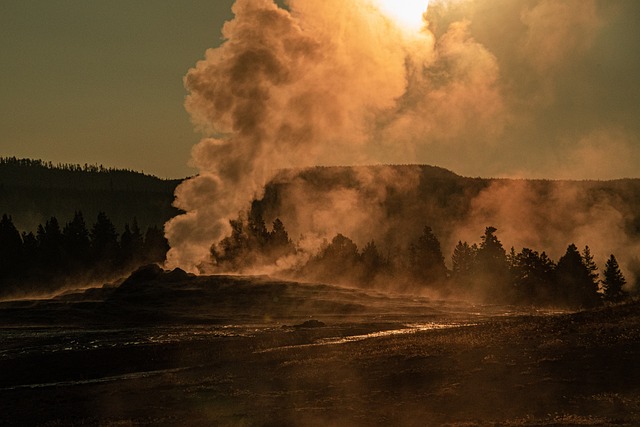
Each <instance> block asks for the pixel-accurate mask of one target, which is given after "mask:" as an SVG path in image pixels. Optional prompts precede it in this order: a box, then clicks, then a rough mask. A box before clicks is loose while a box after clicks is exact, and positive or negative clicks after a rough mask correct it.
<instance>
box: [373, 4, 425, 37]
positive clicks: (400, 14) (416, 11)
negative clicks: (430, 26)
mask: <svg viewBox="0 0 640 427" xmlns="http://www.w3.org/2000/svg"><path fill="white" fill-rule="evenodd" d="M374 3H375V5H376V6H377V7H378V8H379V9H380V11H381V12H383V13H384V14H385V15H386V16H388V17H389V18H391V19H392V20H393V21H394V22H395V23H396V24H397V25H398V26H399V27H401V28H403V29H404V30H407V31H412V32H419V31H420V30H421V29H422V26H423V25H424V21H423V19H422V16H423V15H424V13H425V12H426V11H427V8H428V7H429V0H374Z"/></svg>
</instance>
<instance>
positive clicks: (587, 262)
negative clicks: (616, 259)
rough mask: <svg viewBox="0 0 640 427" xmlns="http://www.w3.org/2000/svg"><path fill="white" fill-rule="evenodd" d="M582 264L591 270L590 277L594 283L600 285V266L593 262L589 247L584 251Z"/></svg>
mask: <svg viewBox="0 0 640 427" xmlns="http://www.w3.org/2000/svg"><path fill="white" fill-rule="evenodd" d="M582 262H583V263H584V266H585V267H587V270H589V277H591V280H593V283H595V284H596V285H597V284H599V283H600V274H598V266H597V265H596V263H595V262H594V261H593V255H591V249H590V248H589V246H588V245H587V246H585V247H584V250H583V251H582Z"/></svg>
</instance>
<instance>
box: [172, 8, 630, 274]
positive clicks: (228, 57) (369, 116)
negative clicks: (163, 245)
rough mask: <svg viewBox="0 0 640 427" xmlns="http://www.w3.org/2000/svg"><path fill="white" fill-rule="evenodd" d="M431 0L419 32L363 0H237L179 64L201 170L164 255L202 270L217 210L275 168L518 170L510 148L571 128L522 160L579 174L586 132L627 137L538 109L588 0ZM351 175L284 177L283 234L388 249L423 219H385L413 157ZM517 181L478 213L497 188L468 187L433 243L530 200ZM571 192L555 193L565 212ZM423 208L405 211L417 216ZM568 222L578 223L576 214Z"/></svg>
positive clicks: (251, 191) (574, 42)
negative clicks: (228, 17)
mask: <svg viewBox="0 0 640 427" xmlns="http://www.w3.org/2000/svg"><path fill="white" fill-rule="evenodd" d="M425 3H426V2H425ZM429 7H430V9H429V13H428V14H427V15H426V18H427V19H428V22H427V21H425V27H424V28H423V30H422V32H421V33H420V34H413V35H411V34H407V33H406V32H403V31H402V30H401V29H400V28H398V27H397V26H396V25H395V24H394V23H393V22H392V21H391V20H390V19H389V18H387V17H385V16H384V15H383V14H382V13H381V12H380V11H379V10H378V9H377V8H376V7H375V1H374V0H349V1H345V0H289V1H287V9H283V8H281V7H279V6H278V5H277V4H276V3H274V1H272V0H237V1H236V2H235V4H234V6H233V11H234V13H235V18H234V19H233V20H232V21H230V22H228V23H227V24H226V25H225V26H224V28H223V36H224V39H225V41H224V43H223V44H222V45H221V46H220V47H219V48H216V49H211V50H209V51H207V53H206V58H205V59H204V60H202V61H200V62H199V63H198V64H197V65H196V66H195V68H193V69H192V70H190V71H189V73H188V74H187V76H186V77H185V85H186V87H187V89H188V91H189V95H188V97H187V101H186V108H187V110H188V111H189V113H190V114H191V116H192V119H193V122H194V124H195V125H196V127H197V128H198V129H199V130H200V131H201V132H202V133H203V135H204V138H203V139H202V141H201V142H200V143H199V144H198V145H197V146H195V147H194V149H193V151H192V163H193V165H194V166H196V167H197V168H198V169H199V171H200V173H199V175H198V176H197V177H195V178H192V179H190V180H188V181H186V182H184V183H183V184H182V185H181V186H180V187H179V188H178V190H177V192H176V206H177V207H179V208H181V209H182V210H184V211H185V212H186V213H185V214H184V215H181V216H178V217H176V218H174V219H173V220H172V221H170V222H169V223H167V225H166V234H167V237H168V239H169V242H170V245H171V251H170V252H169V256H168V264H169V265H170V266H180V267H182V268H185V269H188V270H191V271H197V270H206V269H207V265H208V264H209V263H210V262H211V260H210V248H211V246H212V245H213V244H215V243H217V242H218V241H219V240H220V239H221V238H222V237H224V236H225V235H227V234H228V232H229V222H228V221H229V219H230V218H235V217H237V216H238V213H239V212H240V211H242V210H246V209H247V208H248V207H249V203H250V201H251V200H252V199H253V198H259V197H260V196H261V195H262V192H263V189H264V185H265V184H266V183H267V182H268V181H269V180H271V179H272V178H273V177H274V176H275V175H276V173H277V172H278V171H279V170H282V169H283V168H291V167H305V166H313V165H319V164H322V165H332V164H333V165H336V164H374V163H387V164H388V163H431V164H440V165H442V166H445V167H449V168H452V169H454V170H458V171H460V172H462V173H474V172H473V170H469V166H468V165H469V163H470V162H469V159H473V160H474V161H475V162H476V163H478V164H482V167H478V168H477V170H483V171H485V172H486V171H498V172H500V173H502V174H505V173H506V174H518V173H520V172H524V173H526V172H527V170H526V168H527V167H526V166H525V167H524V168H523V167H522V166H514V167H512V168H510V166H509V165H510V164H511V159H517V158H518V157H519V156H522V154H521V153H522V152H526V153H532V152H544V151H545V147H547V146H548V145H549V144H555V143H556V142H558V141H563V140H564V141H566V140H567V138H569V135H578V137H577V138H576V139H577V140H579V141H583V143H582V146H581V147H582V148H580V146H579V147H578V149H574V148H573V145H572V146H571V147H572V148H570V149H566V150H564V152H561V153H560V154H559V152H558V151H551V152H550V154H548V155H545V156H546V157H545V156H542V157H540V156H537V157H536V159H537V163H536V164H531V165H529V171H542V172H543V173H545V174H547V175H548V176H551V177H553V175H554V174H556V171H555V170H553V166H554V165H555V164H554V163H553V162H552V161H551V160H552V159H556V158H557V157H558V156H559V155H566V156H572V157H573V158H574V159H576V160H574V163H573V165H572V167H573V168H574V169H573V170H575V171H576V173H579V172H580V171H579V170H578V169H579V167H580V166H581V165H582V163H580V161H581V159H592V160H597V159H595V158H594V156H596V155H597V152H600V151H604V150H600V149H599V147H594V146H593V144H592V143H591V142H590V141H594V140H597V141H611V142H612V143H614V144H617V146H619V147H620V146H622V148H625V147H628V145H629V144H630V143H631V141H633V138H632V137H630V136H629V135H628V134H627V133H626V131H625V130H623V129H622V128H621V127H620V126H617V127H616V126H609V125H608V124H605V123H602V121H601V120H592V121H591V122H590V123H591V125H590V127H585V128H584V129H580V131H579V132H578V131H576V126H577V123H578V120H577V118H576V117H573V114H574V113H571V112H566V115H565V117H566V119H567V123H566V125H565V124H563V125H562V126H560V125H558V124H557V123H556V122H557V120H556V121H555V122H554V121H553V120H549V118H550V117H549V116H550V115H552V114H558V111H559V110H560V109H562V108H563V105H562V103H560V102H558V98H559V97H560V96H561V95H563V94H565V92H563V91H564V89H562V88H560V87H559V85H560V83H561V82H569V81H571V82H573V81H575V80H576V79H574V78H571V77H572V76H573V74H572V73H574V72H575V70H574V69H573V68H572V65H571V64H573V63H574V62H576V60H577V58H580V55H582V54H583V53H584V52H587V51H588V50H589V48H590V46H591V45H592V44H593V42H594V39H595V38H596V34H597V31H598V29H599V28H600V27H601V26H602V25H603V22H602V18H600V17H599V16H598V7H597V3H596V1H595V0H567V1H563V2H556V1H551V0H536V1H525V0H516V1H513V0H431V2H430V5H429ZM497 28H499V30H497ZM505 31H508V32H509V35H505ZM572 96H574V97H575V94H573V95H572ZM589 114H593V112H592V111H591V112H590V113H589ZM554 123H556V124H554ZM543 124H544V125H543ZM610 131H611V132H610ZM594 138H595V139H594ZM525 146H526V147H527V150H523V147H525ZM531 147H539V148H531ZM572 150H573V151H572ZM631 151H632V150H631ZM594 153H596V154H594ZM632 155H633V152H631V153H630V155H629V156H632ZM540 159H543V160H542V161H543V165H541V164H540V161H541V160H540ZM520 160H522V159H520ZM517 164H519V165H523V164H524V165H526V164H527V161H526V160H522V161H520V162H519V163H517ZM505 165H506V166H505ZM564 170H566V169H564ZM556 175H557V174H556ZM280 178H282V174H281V175H280ZM293 179H295V177H293ZM357 181H358V183H359V187H358V188H343V189H340V190H339V191H338V192H336V191H332V192H328V193H325V194H317V193H315V194H311V193H309V192H308V191H307V190H308V188H306V187H305V185H304V183H301V184H300V185H292V186H291V187H290V190H291V191H292V192H291V193H290V194H288V195H287V196H286V197H285V198H284V199H283V200H281V201H280V202H281V207H282V211H281V212H280V213H279V214H280V215H281V216H284V218H283V220H284V221H285V223H286V224H287V227H290V231H291V232H292V235H293V236H295V237H297V236H298V235H299V234H305V236H306V238H307V240H305V242H307V241H313V240H314V239H313V238H311V237H310V236H311V235H317V236H321V237H322V236H329V237H330V236H331V235H333V234H335V233H336V232H341V233H345V234H348V235H350V236H351V237H353V238H354V239H355V240H356V241H358V242H359V243H361V242H362V241H363V240H364V239H367V238H369V237H368V236H372V237H376V238H380V239H382V242H383V243H384V244H386V245H390V246H393V245H397V244H403V243H405V242H404V241H402V240H403V239H402V238H398V239H396V238H395V237H393V236H403V235H406V234H408V233H409V232H414V231H415V230H414V229H415V228H416V227H418V230H419V229H420V228H419V227H422V226H424V225H425V224H422V223H421V224H419V225H418V224H413V223H409V224H406V225H404V226H401V225H400V224H390V223H386V222H385V220H387V219H388V212H387V209H388V208H389V207H388V203H387V202H388V201H389V197H390V194H409V195H410V194H411V193H412V192H415V191H417V188H418V187H419V185H420V178H419V171H418V170H417V169H416V170H413V169H411V168H407V169H405V170H403V171H400V170H399V169H394V168H389V169H378V170H377V172H376V173H371V171H370V170H367V169H359V170H358V171H357ZM521 190H522V191H521V192H518V193H517V194H519V195H520V196H518V197H519V199H517V200H519V201H517V202H515V201H514V202H512V203H510V204H507V207H512V208H514V209H513V210H510V211H508V210H507V207H504V208H501V209H499V210H497V211H496V210H495V209H494V211H492V212H491V214H488V213H487V212H489V210H488V209H489V208H487V207H486V206H489V205H486V206H485V205H483V203H485V202H484V201H486V200H494V198H495V197H500V195H501V194H502V195H504V193H505V191H506V192H507V193H509V192H510V190H505V189H504V188H501V187H500V186H497V187H492V188H489V189H488V190H487V191H485V192H483V193H482V194H480V195H479V196H478V198H477V199H476V200H474V202H473V206H471V207H470V209H472V210H476V211H477V212H478V214H477V215H475V216H474V217H473V218H475V222H474V223H472V224H471V223H470V224H467V225H460V224H459V225H458V226H457V228H456V230H449V232H448V233H447V235H445V236H441V237H442V238H443V240H445V242H446V245H445V246H447V245H450V244H451V242H448V241H447V239H452V240H453V239H458V238H463V239H464V238H467V237H466V234H465V233H467V234H468V233H471V232H473V233H474V236H476V237H477V234H478V233H480V232H481V231H482V230H483V228H484V227H485V226H487V225H489V224H490V223H492V224H493V225H496V226H498V227H500V225H499V224H496V223H495V221H496V220H500V219H504V218H505V217H506V216H507V215H508V214H512V213H513V211H514V210H515V211H517V207H518V206H520V205H519V203H520V202H522V203H525V202H527V191H526V189H521ZM558 191H559V190H558ZM416 194H417V193H416ZM558 194H560V193H558ZM507 195H510V193H509V194H507ZM558 197H559V198H560V196H558ZM574 201H575V203H574ZM576 203H577V201H576V199H575V198H574V199H571V198H570V199H569V201H567V202H564V204H565V205H567V206H566V208H567V209H572V208H573V207H574V206H575V204H576ZM287 204H288V206H287ZM605 205H606V204H605ZM302 206H304V208H302ZM424 208H425V206H423V205H420V204H417V205H416V206H415V207H406V208H405V210H406V211H407V212H409V213H410V214H411V215H413V216H412V218H419V217H420V215H421V213H420V211H419V209H424ZM492 209H493V208H492ZM605 211H607V209H606V207H603V208H602V210H601V211H599V213H610V214H613V217H612V216H608V217H607V218H613V219H612V220H611V221H612V224H613V223H615V224H618V222H619V221H618V222H616V219H615V218H616V215H617V213H616V212H613V211H611V210H609V211H608V212H605ZM483 213H487V214H486V215H484V214H483ZM433 217H435V216H433ZM531 218H532V220H535V218H536V216H535V214H533V213H532V214H531ZM598 218H600V217H598ZM583 219H584V218H583ZM569 221H571V219H570V220H569ZM607 221H608V220H607ZM476 222H477V224H476ZM503 222H505V223H506V220H504V221H503ZM534 222H535V221H534ZM574 223H575V221H574ZM508 224H511V225H507V227H506V230H505V232H506V233H507V234H508V236H509V237H512V236H513V238H514V240H515V241H514V242H513V243H511V242H510V241H509V240H508V239H505V240H507V242H506V243H509V244H514V245H518V244H519V242H525V243H526V242H530V243H527V244H530V245H533V246H535V245H536V244H538V243H540V245H542V247H539V249H546V248H545V247H544V244H545V243H552V246H553V247H554V248H555V247H556V244H557V245H566V243H567V241H563V242H562V243H559V242H545V241H541V239H542V240H544V238H543V237H540V236H538V237H537V238H534V236H533V234H532V235H527V234H526V232H525V231H523V230H522V229H521V227H520V228H518V227H517V226H515V225H513V223H508ZM579 224H584V227H583V230H586V229H587V224H588V221H586V220H585V221H584V222H581V223H579ZM615 224H614V225H615ZM431 225H433V224H431ZM512 225H513V226H512ZM545 225H548V224H546V223H545ZM557 225H558V227H560V226H561V225H562V224H557ZM391 227H399V228H396V229H394V230H393V232H391V230H390V228H391ZM435 228H437V227H435ZM618 228H619V227H618ZM387 229H388V230H387ZM374 231H375V232H374ZM454 231H455V232H459V233H462V234H465V235H460V236H456V235H455V234H456V233H455V232H454ZM574 231H575V233H578V232H579V230H574ZM523 233H525V234H523ZM572 233H573V232H572ZM576 235H577V234H576ZM572 236H573V234H572ZM569 237H571V236H569ZM569 237H568V238H569ZM469 239H470V241H473V240H475V239H473V238H470V237H469ZM405 240H406V238H405ZM588 243H589V244H590V245H592V246H595V245H596V242H588ZM536 247H537V246H536ZM608 247H609V246H608ZM447 249H448V248H447Z"/></svg>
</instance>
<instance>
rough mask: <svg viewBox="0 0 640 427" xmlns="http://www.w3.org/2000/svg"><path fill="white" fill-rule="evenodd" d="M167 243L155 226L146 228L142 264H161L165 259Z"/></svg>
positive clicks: (167, 249) (167, 248)
mask: <svg viewBox="0 0 640 427" xmlns="http://www.w3.org/2000/svg"><path fill="white" fill-rule="evenodd" d="M168 251H169V242H168V241H167V239H166V237H165V236H164V233H163V232H162V230H161V229H160V228H158V227H157V226H152V227H149V228H147V231H146V232H145V235H144V248H143V254H144V262H145V263H163V262H164V261H165V260H166V258H167V252H168Z"/></svg>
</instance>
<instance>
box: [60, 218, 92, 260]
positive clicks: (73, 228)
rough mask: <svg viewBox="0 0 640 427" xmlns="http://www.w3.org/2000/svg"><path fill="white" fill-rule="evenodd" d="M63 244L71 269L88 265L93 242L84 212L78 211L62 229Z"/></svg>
mask: <svg viewBox="0 0 640 427" xmlns="http://www.w3.org/2000/svg"><path fill="white" fill-rule="evenodd" d="M62 244H63V247H64V250H65V252H66V253H67V256H68V257H69V262H68V264H69V266H70V268H71V270H80V269H84V268H86V267H87V266H88V263H89V252H90V247H91V244H90V242H89V230H87V225H86V223H85V221H84V216H83V215H82V212H80V211H76V212H75V214H74V216H73V219H72V220H71V221H70V222H68V223H67V224H66V225H65V226H64V228H63V229H62Z"/></svg>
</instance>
